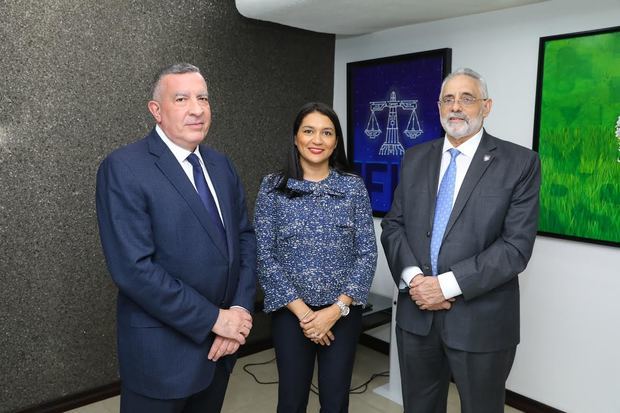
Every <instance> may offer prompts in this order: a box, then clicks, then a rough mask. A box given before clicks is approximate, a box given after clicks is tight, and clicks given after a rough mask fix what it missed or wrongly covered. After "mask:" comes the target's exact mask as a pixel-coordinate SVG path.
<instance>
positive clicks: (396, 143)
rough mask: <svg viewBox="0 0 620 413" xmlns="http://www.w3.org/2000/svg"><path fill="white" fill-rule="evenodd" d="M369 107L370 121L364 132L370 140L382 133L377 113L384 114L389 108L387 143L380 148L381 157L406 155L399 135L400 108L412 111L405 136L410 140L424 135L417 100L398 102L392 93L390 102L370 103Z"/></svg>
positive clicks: (394, 93) (393, 92)
mask: <svg viewBox="0 0 620 413" xmlns="http://www.w3.org/2000/svg"><path fill="white" fill-rule="evenodd" d="M369 106H370V119H368V124H367V125H366V130H364V133H365V134H366V135H367V136H368V137H369V138H370V139H375V138H377V136H379V135H380V134H381V132H382V130H381V127H380V126H379V122H378V121H377V116H376V112H382V111H383V110H384V109H385V108H388V119H387V123H386V133H385V142H383V144H382V145H381V148H379V155H382V156H388V155H396V156H402V155H403V154H404V153H405V148H404V147H403V145H402V143H401V142H400V139H399V133H398V109H399V108H401V109H403V110H408V111H411V115H410V116H409V121H408V122H407V126H406V128H405V130H404V134H405V135H407V136H408V137H409V139H415V138H417V137H418V136H420V135H421V134H422V133H424V131H423V130H422V128H420V121H419V120H418V114H417V112H416V109H417V108H418V101H417V100H403V99H401V100H398V99H396V92H395V91H392V92H391V93H390V100H388V101H376V102H369Z"/></svg>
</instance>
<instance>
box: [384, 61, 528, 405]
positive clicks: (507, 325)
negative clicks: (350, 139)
mask: <svg viewBox="0 0 620 413" xmlns="http://www.w3.org/2000/svg"><path fill="white" fill-rule="evenodd" d="M491 105H492V101H491V99H489V97H488V93H487V87H486V83H485V81H484V80H483V79H482V78H481V77H480V75H479V74H478V73H476V72H474V71H473V70H471V69H459V70H457V71H456V72H454V73H452V74H450V75H449V76H448V77H446V79H445V80H444V83H443V85H442V88H441V94H440V97H439V111H440V116H441V123H442V126H443V127H444V129H445V131H446V135H445V138H444V139H438V140H434V141H431V142H427V143H424V144H421V145H417V146H415V147H413V148H411V149H410V150H408V151H407V153H406V154H405V157H404V159H403V163H402V168H401V175H400V182H399V185H398V187H397V188H396V191H395V193H394V202H393V204H392V208H391V210H390V212H389V213H388V214H387V215H386V216H385V219H384V220H383V222H382V227H383V233H382V235H381V241H382V243H383V247H384V249H385V253H386V256H387V260H388V264H389V266H390V270H391V272H392V276H393V278H394V281H395V282H396V284H397V285H398V287H399V295H398V307H397V312H396V338H397V343H398V355H399V360H400V371H401V379H402V390H403V401H404V406H405V412H409V413H436V412H437V413H438V412H445V411H446V399H447V393H448V384H449V379H450V375H452V376H453V377H454V380H455V382H456V386H457V388H458V391H459V395H460V398H461V411H462V412H464V413H491V412H493V413H499V412H503V411H504V394H505V383H506V379H507V377H508V374H509V372H510V369H511V367H512V362H513V360H514V355H515V351H516V346H517V343H518V342H519V281H518V278H517V275H518V274H519V273H520V272H522V271H523V270H524V269H525V267H526V265H527V263H528V260H529V258H530V256H531V253H532V248H533V245H534V239H535V237H536V228H537V221H538V193H539V187H540V161H539V159H538V156H537V155H536V153H534V152H532V151H531V150H529V149H526V148H523V147H521V146H518V145H515V144H513V143H510V142H507V141H503V140H500V139H498V138H495V137H493V136H491V135H489V134H488V133H486V131H484V129H483V128H482V125H483V120H484V118H485V117H486V116H487V115H488V114H489V112H490V111H491Z"/></svg>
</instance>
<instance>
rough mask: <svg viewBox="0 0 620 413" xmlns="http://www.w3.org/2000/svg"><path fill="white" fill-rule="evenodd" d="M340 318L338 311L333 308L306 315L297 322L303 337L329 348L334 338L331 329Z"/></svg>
mask: <svg viewBox="0 0 620 413" xmlns="http://www.w3.org/2000/svg"><path fill="white" fill-rule="evenodd" d="M339 318H340V310H339V309H337V308H336V307H334V306H329V307H325V308H323V309H321V310H318V311H314V312H312V313H310V314H308V315H307V316H306V317H305V318H304V319H303V320H301V321H300V322H299V326H300V327H301V329H302V330H303V332H304V335H305V336H306V337H307V338H309V339H310V340H312V341H313V342H314V343H317V344H320V345H323V346H329V345H330V344H331V342H332V341H334V339H335V338H336V337H335V336H334V334H333V333H332V331H331V329H332V327H333V326H334V324H336V321H338V319H339Z"/></svg>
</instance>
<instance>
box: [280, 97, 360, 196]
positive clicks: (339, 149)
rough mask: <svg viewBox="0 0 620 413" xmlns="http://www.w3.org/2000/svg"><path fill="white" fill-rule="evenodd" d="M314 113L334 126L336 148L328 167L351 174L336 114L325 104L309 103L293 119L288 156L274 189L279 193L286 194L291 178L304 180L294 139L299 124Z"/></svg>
mask: <svg viewBox="0 0 620 413" xmlns="http://www.w3.org/2000/svg"><path fill="white" fill-rule="evenodd" d="M314 112H318V113H320V114H321V115H325V116H327V117H328V118H329V120H331V121H332V123H333V124H334V129H335V132H336V147H335V148H334V151H333V152H332V154H331V156H330V157H329V167H330V168H331V169H334V170H336V171H338V172H341V173H352V169H351V166H350V165H349V161H348V160H347V155H346V153H345V150H344V138H343V137H342V127H341V126H340V121H339V120H338V115H336V112H334V110H333V109H332V108H330V107H329V106H327V105H326V104H325V103H321V102H309V103H306V104H305V105H303V106H302V107H301V109H299V112H298V113H297V116H296V117H295V122H293V133H292V134H291V139H290V143H289V151H288V156H287V159H286V163H285V165H284V168H282V171H281V172H280V180H279V182H278V185H277V186H276V189H277V190H279V191H283V192H288V191H287V188H286V184H287V183H288V180H289V179H291V178H292V179H299V180H302V179H304V171H303V169H302V167H301V164H300V162H299V150H298V149H297V145H295V137H296V136H297V132H298V131H299V128H300V127H301V122H302V121H303V120H304V118H305V117H306V116H307V115H309V114H311V113H314Z"/></svg>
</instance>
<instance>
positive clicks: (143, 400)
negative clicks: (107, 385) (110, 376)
mask: <svg viewBox="0 0 620 413" xmlns="http://www.w3.org/2000/svg"><path fill="white" fill-rule="evenodd" d="M229 377H230V375H229V374H228V369H227V368H226V366H225V365H224V363H223V362H221V361H220V362H218V363H217V367H216V369H215V375H214V377H213V381H212V382H211V384H210V385H209V387H207V388H206V389H204V390H202V391H200V392H198V393H196V394H193V395H191V396H189V397H186V398H182V399H153V398H150V397H146V396H143V395H141V394H138V393H134V392H133V391H131V390H129V389H127V388H126V387H125V386H121V413H220V411H221V410H222V404H223V403H224V396H225V395H226V387H228V379H229Z"/></svg>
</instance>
